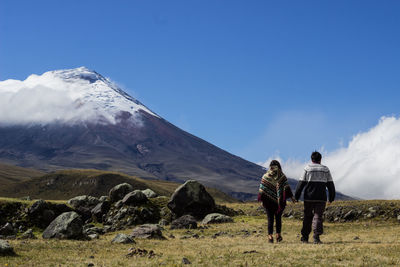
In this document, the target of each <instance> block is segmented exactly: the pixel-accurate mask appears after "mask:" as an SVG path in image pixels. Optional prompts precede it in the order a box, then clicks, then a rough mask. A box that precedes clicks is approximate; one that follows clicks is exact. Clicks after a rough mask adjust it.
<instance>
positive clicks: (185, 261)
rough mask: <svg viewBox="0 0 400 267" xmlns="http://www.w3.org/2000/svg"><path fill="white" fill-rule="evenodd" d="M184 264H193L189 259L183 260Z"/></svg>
mask: <svg viewBox="0 0 400 267" xmlns="http://www.w3.org/2000/svg"><path fill="white" fill-rule="evenodd" d="M182 264H192V263H191V262H190V261H189V260H188V259H187V258H182Z"/></svg>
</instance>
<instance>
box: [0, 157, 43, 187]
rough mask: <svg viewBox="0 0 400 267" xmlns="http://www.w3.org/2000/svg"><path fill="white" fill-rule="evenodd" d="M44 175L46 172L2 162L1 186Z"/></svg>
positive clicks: (0, 169)
mask: <svg viewBox="0 0 400 267" xmlns="http://www.w3.org/2000/svg"><path fill="white" fill-rule="evenodd" d="M42 175H44V172H41V171H38V170H34V169H28V168H22V167H18V166H13V165H8V164H4V163H0V188H4V187H5V186H7V185H10V184H13V183H17V182H22V181H26V180H29V179H31V178H34V177H39V176H42Z"/></svg>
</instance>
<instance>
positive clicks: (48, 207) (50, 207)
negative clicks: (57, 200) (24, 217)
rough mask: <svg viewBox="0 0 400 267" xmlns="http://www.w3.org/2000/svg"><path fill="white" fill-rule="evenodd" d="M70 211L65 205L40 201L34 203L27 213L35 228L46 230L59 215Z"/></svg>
mask: <svg viewBox="0 0 400 267" xmlns="http://www.w3.org/2000/svg"><path fill="white" fill-rule="evenodd" d="M69 211H71V208H69V207H68V206H67V205H65V204H53V203H49V202H46V201H44V200H41V199H40V200H38V201H36V202H34V203H33V204H32V206H30V207H29V208H28V209H27V210H26V213H27V214H28V216H29V219H30V221H31V223H32V224H33V225H34V226H37V227H39V228H46V227H47V226H48V225H49V224H50V223H51V222H52V221H53V220H54V219H55V218H56V217H57V216H58V215H60V214H61V213H63V212H69Z"/></svg>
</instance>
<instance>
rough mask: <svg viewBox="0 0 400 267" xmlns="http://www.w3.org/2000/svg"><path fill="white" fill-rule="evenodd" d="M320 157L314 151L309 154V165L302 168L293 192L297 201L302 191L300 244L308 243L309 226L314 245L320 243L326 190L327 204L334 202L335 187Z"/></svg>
mask: <svg viewBox="0 0 400 267" xmlns="http://www.w3.org/2000/svg"><path fill="white" fill-rule="evenodd" d="M321 159H322V156H321V154H320V153H319V152H317V151H315V152H313V153H312V154H311V161H312V163H311V164H308V165H307V166H306V167H305V168H304V172H303V175H302V176H301V178H300V180H299V182H298V184H297V187H296V192H295V199H296V200H299V198H300V196H301V193H302V191H303V189H304V219H303V228H302V229H301V242H303V243H308V236H309V234H310V233H311V225H312V228H313V231H314V244H320V243H322V242H321V240H320V238H319V236H320V235H321V234H323V225H322V216H323V214H324V211H325V205H326V198H327V196H326V188H328V191H329V203H331V202H332V201H334V200H335V185H334V184H333V180H332V176H331V172H330V171H329V169H328V167H326V166H324V165H321Z"/></svg>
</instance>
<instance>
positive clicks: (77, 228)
mask: <svg viewBox="0 0 400 267" xmlns="http://www.w3.org/2000/svg"><path fill="white" fill-rule="evenodd" d="M82 226H83V223H82V219H81V216H79V215H78V214H77V213H76V212H74V211H71V212H65V213H62V214H61V215H60V216H58V217H57V218H56V219H55V220H54V221H52V222H51V223H50V225H49V226H48V227H47V228H46V229H45V230H44V232H43V235H42V236H43V238H45V239H48V238H58V239H82V238H83V237H84V235H83V232H82V230H83V229H82V228H83V227H82Z"/></svg>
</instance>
